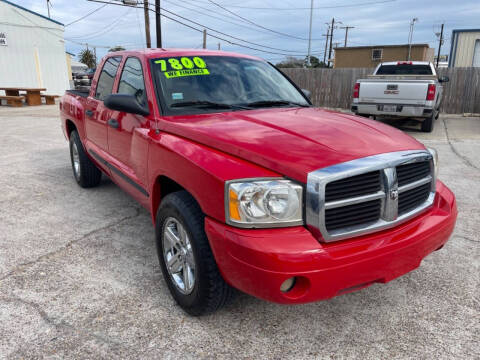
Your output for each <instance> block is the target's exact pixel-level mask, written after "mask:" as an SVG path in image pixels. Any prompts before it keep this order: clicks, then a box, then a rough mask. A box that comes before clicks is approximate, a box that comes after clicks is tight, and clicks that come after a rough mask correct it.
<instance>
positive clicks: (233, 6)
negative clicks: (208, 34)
mask: <svg viewBox="0 0 480 360" xmlns="http://www.w3.org/2000/svg"><path fill="white" fill-rule="evenodd" d="M196 1H197V2H200V3H204V4H207V2H205V1H199V0H196ZM207 1H208V2H212V1H210V0H207ZM395 1H397V0H383V1H370V2H364V3H357V4H342V5H327V6H316V7H314V8H313V9H314V10H315V9H335V8H345V7H357V6H366V5H376V4H385V3H391V2H395ZM223 6H224V7H226V8H238V9H250V10H269V11H270V10H280V11H293V10H310V7H294V8H289V7H284V8H273V7H253V6H241V5H223Z"/></svg>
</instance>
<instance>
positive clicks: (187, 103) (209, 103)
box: [170, 100, 249, 109]
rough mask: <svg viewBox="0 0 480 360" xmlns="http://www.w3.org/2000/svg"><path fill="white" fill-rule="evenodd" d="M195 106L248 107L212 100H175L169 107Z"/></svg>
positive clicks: (218, 107)
mask: <svg viewBox="0 0 480 360" xmlns="http://www.w3.org/2000/svg"><path fill="white" fill-rule="evenodd" d="M195 106H203V107H209V108H215V109H249V108H248V107H247V106H242V105H234V104H226V103H216V102H213V101H203V100H202V101H200V100H198V101H182V102H177V103H174V104H172V105H170V107H195Z"/></svg>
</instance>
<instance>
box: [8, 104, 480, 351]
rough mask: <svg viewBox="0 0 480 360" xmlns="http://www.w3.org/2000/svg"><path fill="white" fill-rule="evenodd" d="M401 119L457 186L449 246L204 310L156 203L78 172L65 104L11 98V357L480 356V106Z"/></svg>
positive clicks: (442, 173)
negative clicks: (358, 275) (189, 291)
mask: <svg viewBox="0 0 480 360" xmlns="http://www.w3.org/2000/svg"><path fill="white" fill-rule="evenodd" d="M396 125H397V126H400V127H401V128H402V129H403V130H405V131H407V132H409V133H410V134H411V135H412V136H415V137H416V138H418V139H419V140H420V141H422V142H424V143H425V144H426V145H427V146H433V147H435V148H436V149H437V150H438V151H439V156H440V176H439V177H440V179H441V180H442V181H444V182H445V183H446V184H447V185H448V186H449V187H450V188H451V189H452V190H453V191H454V193H455V194H456V196H457V201H458V208H459V215H458V222H457V226H456V229H455V232H454V234H453V236H452V238H451V239H450V241H449V242H448V243H447V244H446V245H445V247H444V248H443V249H442V250H440V251H437V252H435V253H433V254H431V255H430V256H429V257H427V258H426V259H425V260H424V261H423V263H422V265H421V267H420V268H419V269H417V270H415V271H413V272H411V273H409V274H407V275H405V276H403V277H401V278H399V279H396V280H394V281H392V282H390V283H387V284H383V285H382V284H375V285H373V286H371V287H369V288H367V289H364V290H362V291H359V292H355V293H351V294H347V295H343V296H340V297H336V298H334V299H331V300H328V301H323V302H317V303H312V304H307V305H297V306H284V305H276V304H272V303H267V302H265V301H262V300H258V299H256V298H253V297H251V296H248V295H244V294H239V295H238V296H237V297H236V298H235V300H234V301H233V302H232V303H231V304H229V305H228V306H227V307H225V308H224V309H222V310H221V311H219V312H217V313H215V314H212V315H208V316H205V317H200V318H193V317H190V316H188V315H186V314H185V313H184V312H183V311H182V310H181V309H180V308H179V307H178V306H177V305H176V304H175V303H174V301H173V300H172V298H171V296H170V294H169V292H168V290H167V287H166V285H165V283H164V281H163V279H162V274H161V271H160V268H159V265H158V260H157V255H156V250H155V244H154V228H153V226H152V223H151V220H150V217H149V214H148V213H147V211H146V210H144V209H143V208H141V207H140V206H139V205H138V204H137V203H136V202H135V201H134V200H133V199H131V198H130V197H129V196H128V195H127V194H125V193H124V192H123V191H122V190H120V189H119V188H118V187H117V186H116V185H115V184H113V183H112V182H111V181H109V180H108V179H106V178H105V179H104V180H103V182H102V184H101V186H99V187H97V188H94V189H89V190H84V189H81V188H80V187H78V186H77V184H76V183H75V181H74V178H73V176H72V171H71V167H70V159H69V154H68V144H67V142H66V140H65V138H64V137H63V134H62V132H61V130H60V121H59V116H58V106H45V105H44V106H37V107H22V108H9V107H5V106H2V107H0V189H1V190H0V219H1V220H0V358H8V359H10V358H13V359H16V358H62V359H65V358H66V359H81V358H88V359H101V358H126V359H151V358H166V359H179V358H181V359H199V358H201V359H202V358H205V359H212V358H228V359H230V358H251V359H280V358H295V359H314V358H315V359H316V358H329V359H330V358H333V359H340V358H355V359H359V358H372V359H380V358H382V359H391V358H398V359H405V358H415V359H453V358H454V359H474V358H476V359H478V358H480V351H479V350H480V346H479V340H480V301H479V295H480V288H479V284H480V269H479V263H480V251H479V246H480V235H479V234H480V221H479V220H480V118H465V117H461V116H445V115H442V116H441V117H440V119H439V120H438V121H437V122H436V124H435V130H434V132H433V133H431V134H424V133H421V132H420V131H419V130H418V126H417V124H415V123H414V122H412V121H404V122H402V123H396Z"/></svg>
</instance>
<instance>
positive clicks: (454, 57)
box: [448, 29, 480, 67]
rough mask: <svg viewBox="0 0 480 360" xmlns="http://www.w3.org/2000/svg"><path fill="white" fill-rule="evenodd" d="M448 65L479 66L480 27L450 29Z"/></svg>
mask: <svg viewBox="0 0 480 360" xmlns="http://www.w3.org/2000/svg"><path fill="white" fill-rule="evenodd" d="M448 66H449V67H470V66H474V67H480V29H461V30H453V31H452V47H451V49H450V61H449V62H448Z"/></svg>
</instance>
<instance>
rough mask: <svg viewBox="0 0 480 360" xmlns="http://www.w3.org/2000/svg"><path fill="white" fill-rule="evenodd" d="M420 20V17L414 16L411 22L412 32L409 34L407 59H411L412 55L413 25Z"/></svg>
mask: <svg viewBox="0 0 480 360" xmlns="http://www.w3.org/2000/svg"><path fill="white" fill-rule="evenodd" d="M417 21H418V18H413V19H412V21H411V22H410V33H409V34H408V57H407V61H410V57H411V55H412V39H413V27H414V26H415V22H417Z"/></svg>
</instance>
